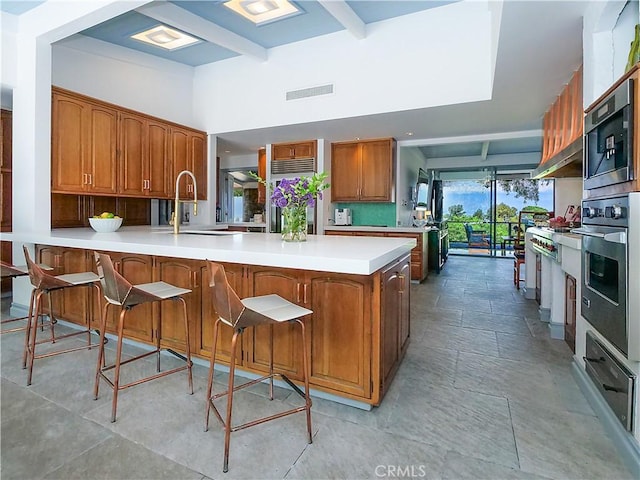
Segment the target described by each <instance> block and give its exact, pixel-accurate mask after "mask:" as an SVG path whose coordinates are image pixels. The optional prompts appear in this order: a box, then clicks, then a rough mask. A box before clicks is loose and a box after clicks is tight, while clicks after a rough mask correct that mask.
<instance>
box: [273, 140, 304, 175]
mask: <svg viewBox="0 0 640 480" xmlns="http://www.w3.org/2000/svg"><path fill="white" fill-rule="evenodd" d="M315 156H316V142H315V140H311V141H308V142H298V143H278V144H273V145H272V146H271V160H291V159H295V158H315ZM263 178H264V177H263Z"/></svg>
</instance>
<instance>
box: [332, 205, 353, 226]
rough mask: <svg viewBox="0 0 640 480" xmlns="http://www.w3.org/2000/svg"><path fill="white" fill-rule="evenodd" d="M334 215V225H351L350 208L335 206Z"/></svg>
mask: <svg viewBox="0 0 640 480" xmlns="http://www.w3.org/2000/svg"><path fill="white" fill-rule="evenodd" d="M334 217H335V224H336V225H351V209H350V208H336V211H335V215H334Z"/></svg>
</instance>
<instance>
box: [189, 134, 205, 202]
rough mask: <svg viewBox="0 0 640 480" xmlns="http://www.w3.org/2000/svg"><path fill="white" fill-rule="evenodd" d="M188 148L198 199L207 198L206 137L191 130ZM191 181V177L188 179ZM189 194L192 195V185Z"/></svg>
mask: <svg viewBox="0 0 640 480" xmlns="http://www.w3.org/2000/svg"><path fill="white" fill-rule="evenodd" d="M189 142H190V148H189V154H190V169H191V171H192V172H193V174H194V175H195V177H196V182H197V185H196V186H197V190H198V200H206V199H207V138H206V136H204V135H202V134H200V133H197V132H193V133H191V138H190V139H189ZM189 182H191V179H189ZM189 194H190V195H193V186H192V187H191V191H190V192H189Z"/></svg>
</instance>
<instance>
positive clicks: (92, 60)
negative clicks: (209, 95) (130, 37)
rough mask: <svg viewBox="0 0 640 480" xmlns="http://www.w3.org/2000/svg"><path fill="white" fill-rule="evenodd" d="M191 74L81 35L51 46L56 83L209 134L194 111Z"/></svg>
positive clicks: (186, 69) (180, 67) (189, 69)
mask: <svg viewBox="0 0 640 480" xmlns="http://www.w3.org/2000/svg"><path fill="white" fill-rule="evenodd" d="M90 51H91V52H90ZM193 72H194V69H193V68H192V67H188V66H185V65H181V64H178V63H176V62H171V61H169V60H164V59H159V58H155V57H152V56H150V55H145V54H141V53H139V52H135V51H133V50H130V49H127V48H122V47H118V46H115V45H111V44H108V43H106V42H102V41H100V40H95V39H92V38H89V37H85V36H82V35H76V36H74V37H73V38H70V39H67V40H64V41H61V42H58V43H56V44H55V45H54V46H53V48H52V83H53V84H54V85H56V86H58V87H62V88H67V89H69V90H72V91H74V92H78V93H83V94H85V95H88V96H90V97H94V98H99V99H101V100H104V101H107V102H111V103H114V104H116V105H120V106H123V107H126V108H130V109H132V110H136V111H139V112H143V113H146V114H148V115H153V116H156V117H159V118H163V119H166V120H170V121H172V122H176V123H180V124H184V125H187V126H190V127H193V128H197V129H200V130H206V128H205V127H206V126H205V125H203V124H201V123H198V122H196V120H195V119H194V115H193V109H192V108H191V105H192V104H193Z"/></svg>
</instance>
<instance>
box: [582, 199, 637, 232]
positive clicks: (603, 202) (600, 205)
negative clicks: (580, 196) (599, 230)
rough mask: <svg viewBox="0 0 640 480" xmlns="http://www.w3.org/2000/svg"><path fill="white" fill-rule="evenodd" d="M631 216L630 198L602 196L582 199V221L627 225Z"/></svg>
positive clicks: (595, 223) (594, 223)
mask: <svg viewBox="0 0 640 480" xmlns="http://www.w3.org/2000/svg"><path fill="white" fill-rule="evenodd" d="M628 218H629V198H628V197H627V196H626V195H624V196H620V197H609V198H601V199H597V200H583V201H582V223H583V224H587V225H608V226H616V227H626V226H627V225H628Z"/></svg>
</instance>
